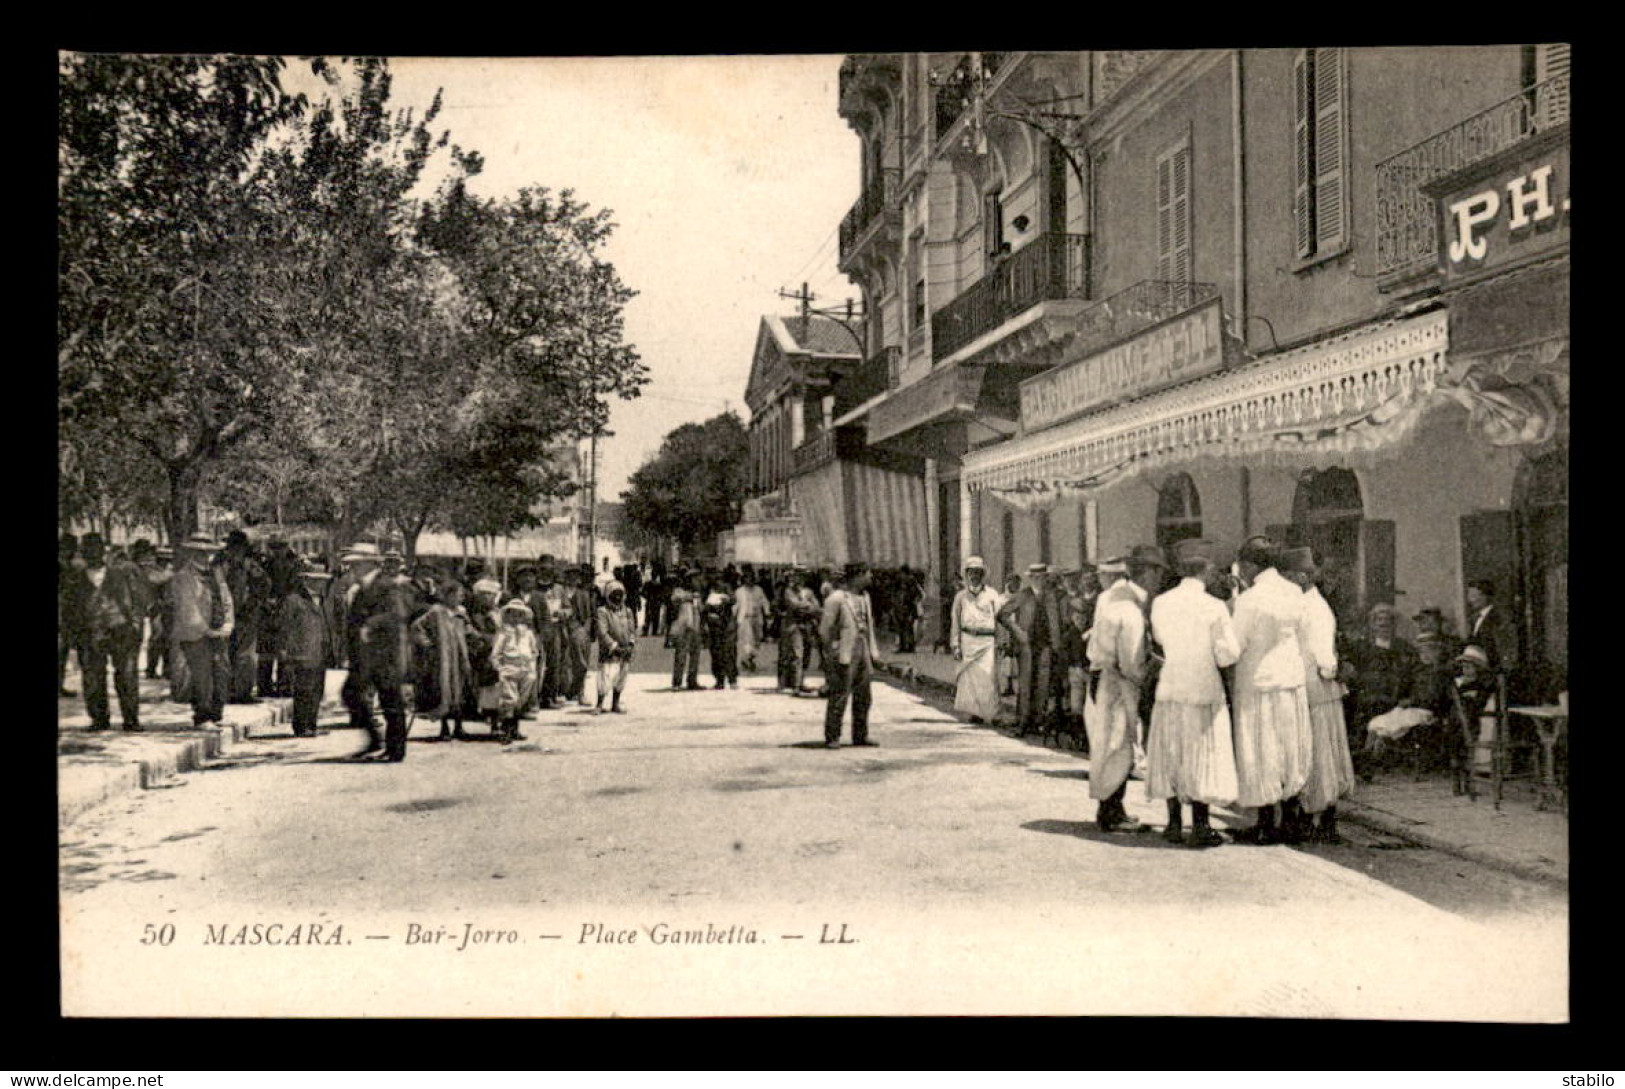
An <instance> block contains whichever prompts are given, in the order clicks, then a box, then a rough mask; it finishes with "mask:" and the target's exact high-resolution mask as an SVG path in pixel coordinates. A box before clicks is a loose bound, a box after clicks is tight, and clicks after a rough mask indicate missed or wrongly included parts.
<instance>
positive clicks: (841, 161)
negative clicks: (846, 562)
mask: <svg viewBox="0 0 1625 1089" xmlns="http://www.w3.org/2000/svg"><path fill="white" fill-rule="evenodd" d="M840 62H841V58H840V57H839V56H838V55H824V56H773V57H636V58H634V57H606V58H591V57H567V58H552V59H515V58H501V59H490V60H486V59H478V58H455V59H428V58H398V59H395V60H392V61H391V62H390V69H391V71H392V73H393V74H394V77H395V81H394V85H393V89H392V93H391V99H392V101H394V102H396V103H397V104H399V105H403V106H405V105H415V106H419V107H420V108H421V107H422V106H426V105H428V103H429V102H430V101H432V99H433V96H434V92H435V89H436V88H443V89H444V108H443V109H444V112H443V113H442V114H441V116H440V119H439V120H440V123H441V125H442V126H443V127H444V128H446V129H449V130H450V133H451V139H452V142H454V143H456V144H459V145H460V146H462V147H464V148H472V149H476V150H478V151H480V152H481V153H482V154H483V155H484V157H485V170H484V173H483V174H481V175H480V176H479V177H478V178H477V179H475V182H474V184H473V186H472V188H473V189H474V190H475V191H476V192H479V193H482V194H484V195H487V196H497V195H501V194H509V193H513V192H516V191H517V190H519V189H520V188H522V187H524V186H530V185H542V186H546V187H548V188H550V189H554V190H559V189H565V188H570V189H574V190H575V196H576V199H578V200H582V201H585V202H586V203H587V204H588V205H590V206H591V208H592V209H594V210H597V209H599V208H609V209H610V210H611V211H612V213H613V219H614V221H615V223H616V224H617V225H618V229H617V230H616V232H615V234H614V235H613V236H612V237H611V238H610V240H609V242H608V244H607V246H606V247H605V250H604V253H605V256H606V257H608V259H609V260H610V261H612V262H613V263H614V265H615V267H616V270H617V271H618V272H619V274H620V277H621V279H622V281H623V282H625V283H626V284H627V286H629V287H631V288H633V289H634V290H636V291H637V292H639V295H638V297H637V298H635V299H633V300H632V301H631V303H629V304H628V306H627V308H626V337H627V340H628V341H629V342H630V343H631V344H632V345H634V346H635V347H636V348H637V349H638V352H639V353H640V354H641V356H642V358H643V361H644V363H645V364H646V365H647V366H648V368H649V375H650V381H649V384H648V385H647V386H645V387H644V389H643V395H642V396H641V397H640V398H638V399H637V400H634V401H630V402H623V401H616V402H614V404H613V407H612V415H611V417H610V424H609V427H610V430H611V431H612V432H614V436H613V437H611V438H608V439H601V440H600V457H601V462H600V464H601V474H602V475H601V479H600V482H599V488H598V494H599V498H600V500H604V501H614V500H618V499H619V498H620V493H621V492H622V491H623V490H624V489H625V488H626V486H627V481H628V478H629V477H630V476H631V474H632V473H633V472H634V471H635V470H636V469H637V468H638V466H640V465H642V464H643V463H644V462H645V461H646V460H647V459H649V458H650V457H652V456H653V455H654V454H655V453H656V451H658V449H659V447H660V441H661V439H662V438H663V437H664V436H665V434H666V433H667V432H668V431H670V430H672V429H673V428H675V427H677V426H678V425H679V424H682V423H686V422H689V421H699V420H704V419H707V418H709V417H711V416H714V415H716V414H718V413H719V412H722V411H725V410H726V409H728V408H732V409H734V410H735V411H737V412H738V413H739V414H740V416H741V418H745V419H748V417H749V412H748V410H747V409H746V408H745V403H744V395H745V382H746V380H747V379H748V378H749V375H750V364H751V353H752V352H753V350H754V349H755V344H756V333H757V329H758V327H759V325H760V323H761V317H762V315H764V314H769V313H778V314H789V313H794V312H795V308H796V305H797V304H796V303H794V302H792V301H789V300H785V299H781V298H779V297H778V294H777V293H778V291H779V289H781V288H783V289H786V290H792V291H793V290H797V289H799V287H800V285H801V284H802V282H804V281H805V282H806V283H808V284H809V285H810V286H811V288H812V291H813V292H814V294H815V295H817V296H818V299H817V300H816V301H815V302H814V304H813V305H814V306H821V305H837V304H840V303H844V301H845V299H846V298H847V297H848V296H852V297H858V292H857V289H856V288H855V286H854V285H852V284H851V283H850V282H849V281H847V280H846V279H845V277H843V276H841V275H840V274H839V273H838V272H837V271H836V268H835V262H836V256H837V255H836V248H837V239H836V229H837V227H838V225H839V223H840V221H841V217H842V216H844V215H845V214H846V212H847V210H848V209H849V208H850V207H851V205H852V203H853V202H854V201H855V200H857V197H858V188H859V163H858V156H859V141H858V138H857V136H856V134H855V133H853V132H852V130H851V129H849V128H848V127H847V125H846V122H844V121H843V120H841V118H840V117H839V116H838V115H837V113H836V75H837V72H838V70H839V68H840Z"/></svg>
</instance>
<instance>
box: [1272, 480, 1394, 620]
mask: <svg viewBox="0 0 1625 1089" xmlns="http://www.w3.org/2000/svg"><path fill="white" fill-rule="evenodd" d="M1364 520H1365V501H1364V498H1363V497H1362V496H1361V494H1360V480H1359V478H1358V477H1356V476H1355V475H1354V470H1352V469H1345V468H1342V467H1341V466H1333V467H1332V468H1330V469H1305V470H1303V472H1301V473H1299V474H1298V487H1297V490H1296V491H1294V492H1293V494H1292V527H1291V529H1290V530H1289V532H1288V533H1287V541H1286V543H1287V544H1289V545H1293V546H1295V547H1301V546H1303V545H1308V546H1309V547H1310V548H1312V549H1314V551H1315V558H1316V560H1318V561H1319V563H1320V566H1321V570H1322V572H1323V575H1322V579H1321V589H1322V593H1324V594H1325V596H1326V600H1327V603H1328V604H1329V605H1331V606H1332V611H1333V612H1335V613H1336V614H1337V616H1338V618H1339V620H1340V621H1342V622H1343V623H1344V624H1347V623H1349V621H1350V620H1352V619H1353V617H1354V613H1355V612H1356V611H1357V610H1358V609H1359V608H1360V606H1361V593H1360V590H1361V587H1360V584H1359V583H1360V571H1361V569H1362V564H1361V558H1360V526H1361V523H1362V522H1364ZM1364 604H1366V605H1370V604H1374V602H1365V603H1364Z"/></svg>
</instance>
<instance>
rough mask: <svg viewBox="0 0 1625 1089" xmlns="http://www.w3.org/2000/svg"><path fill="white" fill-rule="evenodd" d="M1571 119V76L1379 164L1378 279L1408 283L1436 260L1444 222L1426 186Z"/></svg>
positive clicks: (1522, 93) (1536, 87)
mask: <svg viewBox="0 0 1625 1089" xmlns="http://www.w3.org/2000/svg"><path fill="white" fill-rule="evenodd" d="M1568 120H1569V77H1568V76H1567V75H1562V76H1558V77H1556V78H1554V79H1549V80H1546V81H1545V82H1544V83H1537V84H1535V85H1534V86H1532V87H1529V88H1526V89H1525V90H1523V91H1520V92H1519V93H1518V94H1516V95H1514V96H1513V97H1511V98H1509V99H1507V100H1506V101H1504V102H1500V103H1497V104H1496V105H1494V106H1491V107H1490V108H1489V109H1487V110H1485V111H1484V112H1482V113H1479V114H1475V115H1474V116H1472V117H1469V118H1468V119H1467V120H1465V121H1463V122H1461V123H1460V124H1457V125H1452V126H1451V127H1450V128H1448V129H1445V130H1444V131H1443V132H1441V133H1438V134H1437V135H1434V136H1430V137H1429V138H1428V139H1426V140H1423V141H1422V142H1421V143H1419V144H1416V145H1415V146H1413V147H1410V148H1407V149H1406V150H1404V151H1401V152H1400V153H1399V154H1398V155H1393V156H1390V157H1389V158H1387V159H1384V160H1383V161H1382V162H1380V163H1378V164H1377V166H1376V174H1377V277H1378V279H1379V281H1385V282H1386V283H1385V284H1384V286H1387V284H1392V283H1394V282H1397V281H1400V280H1404V279H1409V278H1410V277H1411V276H1413V275H1415V274H1417V273H1420V272H1424V271H1426V270H1427V269H1429V268H1431V267H1433V265H1434V264H1435V263H1436V262H1437V260H1438V250H1439V237H1438V223H1437V221H1436V219H1435V214H1434V208H1433V201H1432V200H1431V199H1430V198H1429V197H1428V196H1426V195H1425V194H1424V193H1423V192H1422V186H1423V185H1425V184H1427V183H1428V182H1430V181H1432V180H1433V179H1435V178H1438V177H1442V176H1444V175H1445V174H1449V173H1451V172H1452V171H1455V170H1460V169H1461V168H1462V167H1465V166H1469V165H1471V164H1473V163H1475V162H1478V161H1480V160H1482V159H1486V158H1488V157H1489V156H1491V155H1494V154H1496V153H1498V152H1501V151H1505V150H1506V149H1507V148H1509V147H1512V146H1513V145H1515V144H1517V143H1518V142H1520V141H1522V140H1526V139H1528V138H1529V137H1531V136H1534V135H1535V134H1537V133H1540V132H1545V131H1547V130H1548V129H1552V128H1555V127H1557V126H1558V125H1563V124H1567V123H1568Z"/></svg>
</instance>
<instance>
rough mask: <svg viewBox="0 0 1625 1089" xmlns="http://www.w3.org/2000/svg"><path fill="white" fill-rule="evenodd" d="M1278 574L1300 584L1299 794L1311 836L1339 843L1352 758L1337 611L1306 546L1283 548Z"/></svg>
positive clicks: (1351, 776)
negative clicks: (1303, 768) (1304, 769)
mask: <svg viewBox="0 0 1625 1089" xmlns="http://www.w3.org/2000/svg"><path fill="white" fill-rule="evenodd" d="M1281 574H1282V575H1283V576H1285V578H1286V579H1287V581H1289V582H1291V583H1293V584H1294V585H1296V586H1299V587H1301V588H1302V590H1303V613H1304V619H1303V639H1302V643H1303V655H1304V660H1303V672H1304V679H1305V681H1306V682H1307V683H1306V686H1305V687H1306V691H1307V694H1308V697H1309V725H1310V728H1311V731H1312V735H1313V736H1312V740H1311V743H1310V760H1309V780H1308V782H1306V783H1305V784H1304V787H1303V790H1302V791H1301V792H1300V793H1299V794H1298V801H1299V804H1300V805H1302V807H1303V813H1304V816H1305V817H1306V819H1308V820H1309V821H1311V822H1313V824H1314V826H1313V827H1312V828H1311V829H1310V836H1311V838H1313V839H1314V840H1316V841H1317V842H1320V843H1332V844H1336V843H1341V842H1343V840H1342V837H1341V836H1339V835H1338V833H1337V799H1339V798H1341V797H1343V796H1344V795H1346V794H1348V793H1350V792H1351V791H1352V790H1353V789H1354V761H1353V760H1352V759H1351V757H1350V756H1349V739H1348V728H1347V726H1346V725H1345V724H1344V721H1343V696H1344V695H1345V693H1344V691H1343V686H1342V685H1340V684H1338V683H1337V670H1338V661H1337V617H1336V615H1334V614H1333V612H1332V607H1331V606H1330V605H1329V604H1327V602H1326V598H1325V597H1324V596H1323V595H1322V594H1321V592H1320V587H1319V586H1318V585H1317V581H1316V580H1317V578H1318V576H1319V574H1320V568H1319V567H1318V566H1317V565H1316V564H1315V554H1314V552H1313V550H1311V549H1308V548H1291V549H1287V550H1286V552H1285V553H1284V554H1283V557H1282V561H1281Z"/></svg>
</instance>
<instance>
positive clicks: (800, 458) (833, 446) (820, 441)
mask: <svg viewBox="0 0 1625 1089" xmlns="http://www.w3.org/2000/svg"><path fill="white" fill-rule="evenodd" d="M862 446H863V437H862V435H860V434H859V433H858V432H857V431H856V430H853V429H851V428H845V427H838V428H830V429H829V430H827V431H820V432H819V433H818V434H816V435H814V436H813V437H812V438H810V439H808V440H807V441H806V442H804V443H802V444H801V445H800V446H798V447H796V448H795V450H793V451H791V455H790V457H791V463H792V464H791V469H790V475H791V476H800V475H802V474H803V473H810V472H812V471H813V470H815V469H821V468H823V467H824V466H825V465H828V464H829V463H830V462H832V461H835V460H837V459H839V458H844V457H851V456H853V455H854V454H856V453H857V452H858V451H859V450H860V449H861V448H862Z"/></svg>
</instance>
